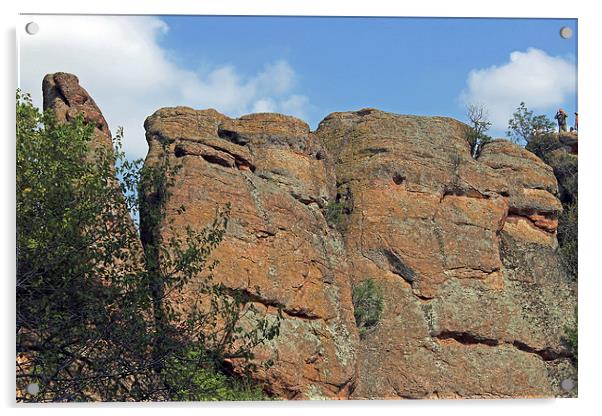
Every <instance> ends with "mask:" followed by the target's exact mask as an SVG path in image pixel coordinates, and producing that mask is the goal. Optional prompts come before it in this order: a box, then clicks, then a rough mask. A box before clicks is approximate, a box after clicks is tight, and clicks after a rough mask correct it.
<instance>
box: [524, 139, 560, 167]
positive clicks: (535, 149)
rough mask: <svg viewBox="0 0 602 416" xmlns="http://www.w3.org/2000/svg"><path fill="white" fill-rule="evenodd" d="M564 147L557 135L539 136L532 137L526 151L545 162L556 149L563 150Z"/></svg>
mask: <svg viewBox="0 0 602 416" xmlns="http://www.w3.org/2000/svg"><path fill="white" fill-rule="evenodd" d="M563 147H564V145H563V144H562V143H560V140H558V136H557V135H556V134H550V133H548V134H538V135H534V136H531V137H530V138H529V141H528V142H527V145H526V146H525V149H527V150H529V151H530V152H532V153H535V154H536V155H537V156H539V158H540V159H542V160H544V161H545V158H546V155H549V154H550V153H551V152H553V151H554V150H556V149H562V148H563Z"/></svg>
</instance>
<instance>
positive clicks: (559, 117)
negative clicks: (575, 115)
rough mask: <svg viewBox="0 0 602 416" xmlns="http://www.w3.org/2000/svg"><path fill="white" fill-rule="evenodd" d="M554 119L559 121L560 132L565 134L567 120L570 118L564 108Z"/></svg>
mask: <svg viewBox="0 0 602 416" xmlns="http://www.w3.org/2000/svg"><path fill="white" fill-rule="evenodd" d="M554 118H555V119H556V120H558V132H559V133H560V132H563V131H567V128H566V119H567V118H568V115H567V114H566V113H565V112H564V110H563V109H562V108H560V109H559V110H558V112H557V113H556V115H555V116H554Z"/></svg>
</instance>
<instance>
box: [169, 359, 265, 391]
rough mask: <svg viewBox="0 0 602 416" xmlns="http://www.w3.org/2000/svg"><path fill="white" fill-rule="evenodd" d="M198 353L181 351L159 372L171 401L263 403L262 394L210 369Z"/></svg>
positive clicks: (211, 363)
mask: <svg viewBox="0 0 602 416" xmlns="http://www.w3.org/2000/svg"><path fill="white" fill-rule="evenodd" d="M214 364H215V363H214V361H213V360H212V359H211V357H207V356H206V354H205V352H204V351H202V350H200V351H199V350H193V349H190V348H188V349H185V350H184V351H182V352H181V354H179V355H177V356H171V357H170V358H169V359H168V360H167V362H166V366H165V368H164V369H163V372H162V378H163V379H164V380H165V383H166V384H167V385H168V386H173V387H172V389H171V391H172V393H171V399H172V400H177V401H207V400H265V396H264V394H263V392H262V390H261V389H260V388H259V387H258V386H254V385H252V384H250V382H249V380H247V379H245V378H240V379H239V378H233V377H229V376H227V375H226V374H224V373H223V372H221V371H220V370H219V369H216V368H214V367H213V366H214Z"/></svg>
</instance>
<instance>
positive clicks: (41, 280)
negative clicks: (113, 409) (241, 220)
mask: <svg viewBox="0 0 602 416" xmlns="http://www.w3.org/2000/svg"><path fill="white" fill-rule="evenodd" d="M16 99H17V100H16V114H17V126H16V127H17V137H16V161H17V162H16V165H17V166H16V168H17V169H16V217H17V218H16V222H17V239H16V246H17V276H16V282H17V287H16V299H17V305H16V309H17V311H16V330H17V333H16V351H17V368H16V373H17V374H16V377H17V400H18V401H37V402H50V401H54V402H56V401H63V402H64V401H91V400H93V401H98V400H102V401H132V400H136V401H142V400H144V401H148V400H172V399H174V398H184V397H186V395H184V394H182V395H179V394H180V393H181V392H182V391H184V390H186V389H190V388H191V387H190V386H191V383H192V386H193V387H194V388H193V391H192V393H191V394H190V395H189V396H190V397H194V398H195V400H196V399H198V400H210V399H214V398H220V397H225V396H224V395H226V396H227V395H230V396H229V397H234V396H236V397H243V396H244V394H243V393H242V392H239V390H237V389H238V387H237V385H236V383H235V382H234V381H233V380H231V377H228V376H227V375H225V374H223V373H221V372H220V370H221V369H222V368H223V366H224V364H225V363H226V362H227V361H228V360H233V359H235V360H237V362H239V363H241V365H242V366H243V367H244V366H245V364H246V365H247V366H248V368H249V369H251V368H252V367H253V364H251V361H250V360H251V359H252V358H253V354H252V350H253V349H254V347H256V346H257V345H260V344H262V343H264V342H266V341H267V340H270V339H273V338H274V337H276V336H277V335H278V330H279V322H280V316H278V317H276V318H275V319H273V320H271V321H268V319H267V318H265V317H264V318H262V317H260V315H259V314H257V313H254V312H256V311H255V310H254V307H253V305H252V303H249V302H247V299H245V298H244V297H241V296H236V295H235V294H232V293H229V292H228V290H227V288H225V287H224V286H222V285H221V284H219V283H217V282H215V281H214V279H213V271H214V269H215V266H216V265H217V263H216V262H215V261H211V253H212V252H213V250H214V249H215V248H216V247H217V246H218V245H219V244H220V243H221V241H222V239H223V238H224V235H225V233H226V229H227V224H228V218H229V208H228V207H226V208H225V209H221V210H219V211H218V212H217V213H216V218H215V220H214V221H213V223H211V224H209V225H208V226H207V227H205V228H203V229H202V230H195V229H192V228H190V227H189V228H187V229H186V230H185V232H184V233H176V232H175V230H174V229H173V228H172V226H171V223H170V222H169V221H163V220H164V219H165V203H166V202H167V201H168V199H169V197H170V187H171V186H173V174H174V172H175V171H176V170H177V167H172V166H170V164H169V160H168V159H167V158H165V160H164V161H163V162H164V163H163V164H162V165H160V166H157V167H156V168H146V169H145V170H143V171H141V170H140V166H141V161H135V162H129V161H127V160H125V157H124V154H123V152H122V151H121V145H120V140H121V132H120V133H118V134H117V137H116V138H115V142H114V146H115V149H112V148H110V147H109V148H105V147H104V146H93V144H92V143H91V138H92V134H93V131H94V126H93V125H92V124H89V123H86V122H85V120H84V117H83V116H82V115H80V116H78V117H76V118H75V119H74V120H72V121H71V122H67V123H59V122H57V120H56V119H55V117H54V116H53V114H52V113H51V112H46V113H44V114H40V113H39V111H38V110H37V108H35V107H34V106H33V104H32V102H31V98H30V97H29V95H23V94H21V93H20V92H19V91H17V97H16ZM91 149H92V150H91ZM116 176H117V177H118V178H120V179H121V182H117V180H116ZM138 191H140V192H138ZM138 207H140V222H141V228H142V229H143V234H144V235H143V236H142V238H141V236H140V235H139V234H138V229H137V227H135V226H134V224H133V222H132V219H131V217H129V214H128V211H129V212H134V213H135V212H137V210H138ZM162 221H163V222H162ZM160 223H163V224H164V225H165V226H166V227H169V233H166V234H167V235H170V236H171V237H170V238H163V237H162V234H161V233H160V232H159V228H158V227H156V226H154V225H153V224H155V225H156V224H160ZM182 234H183V235H182ZM141 240H142V242H143V243H144V247H141V245H140V242H141ZM184 290H186V291H190V292H192V291H196V293H198V296H196V297H195V298H194V299H193V301H191V302H190V304H188V305H187V306H188V307H189V309H190V310H189V311H187V312H186V313H184V312H183V311H181V310H180V309H178V308H176V307H174V306H178V305H174V301H173V299H174V298H178V297H181V296H182V294H183V291H184ZM253 317H256V318H253ZM243 318H244V319H243ZM190 351H196V352H197V354H201V355H202V357H203V358H204V360H203V362H202V366H201V367H198V365H197V364H199V361H196V362H195V361H194V358H198V357H200V356H201V355H196V356H195V355H194V354H192V353H189V352H190ZM191 354H192V355H191ZM266 364H267V363H266ZM188 365H191V366H192V367H189V366H188ZM199 368H202V371H201V372H200V373H199V374H198V378H196V379H195V377H196V376H195V374H196V371H197V370H199ZM174 374H177V375H178V376H177V377H175V376H174ZM191 378H192V381H190V379H191ZM203 380H204V381H203ZM34 382H35V383H37V384H38V385H39V387H40V391H39V394H37V395H35V396H34V395H30V394H27V393H26V391H25V389H24V387H25V385H27V384H28V383H34ZM182 383H183V384H182ZM195 383H196V387H195ZM205 385H211V386H213V387H214V389H213V390H212V389H210V388H208V389H206V390H203V388H201V387H199V386H205ZM220 386H221V387H220ZM227 386H230V387H232V389H234V390H232V389H230V390H228V389H226V387H227ZM224 389H225V390H224ZM233 391H234V392H236V393H233ZM179 392H180V393H179ZM239 393H240V394H239ZM212 394H215V395H216V396H212ZM245 394H246V393H245ZM232 395H234V396H232ZM251 396H252V397H255V393H252V394H251ZM251 396H250V397H251ZM245 397H246V396H245Z"/></svg>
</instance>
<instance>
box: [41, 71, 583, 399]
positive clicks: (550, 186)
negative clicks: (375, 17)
mask: <svg viewBox="0 0 602 416" xmlns="http://www.w3.org/2000/svg"><path fill="white" fill-rule="evenodd" d="M45 86H46V87H45V90H52V91H53V93H52V94H50V93H49V94H47V98H45V103H46V102H54V103H55V104H53V106H54V107H55V108H56V109H57V110H58V111H59V112H60V114H64V117H66V118H68V117H71V115H70V114H71V113H70V108H72V107H74V106H79V107H78V108H79V109H80V110H83V111H84V114H85V116H86V118H89V119H90V120H93V121H94V122H95V123H96V124H97V127H98V128H97V130H98V132H99V133H98V140H105V139H104V138H103V137H104V136H103V135H102V134H100V133H103V132H108V127H107V126H106V122H104V119H103V118H102V116H100V118H99V117H98V115H99V114H100V111H97V107H96V106H95V105H94V103H93V101H92V100H91V99H90V98H89V96H87V94H83V93H82V92H81V91H83V89H81V87H79V85H77V86H75V85H72V84H70V83H69V82H65V76H64V75H61V74H55V75H54V76H49V77H47V78H46V79H45ZM48 86H52V88H53V89H50V88H49V87H48ZM80 89H81V90H80ZM145 128H146V137H147V141H148V144H149V153H148V156H147V158H146V161H145V164H146V165H147V166H154V165H157V163H158V161H159V160H160V158H162V157H168V158H170V159H171V160H172V161H173V162H174V163H177V164H180V165H181V169H180V170H179V171H178V173H177V177H176V182H175V186H174V188H173V191H172V196H171V198H170V199H169V201H168V206H167V217H168V220H172V221H173V226H174V227H175V230H176V232H178V231H184V227H186V226H187V225H191V226H193V227H195V228H202V227H204V226H205V225H207V224H209V223H210V222H211V221H212V220H213V218H214V216H215V212H216V209H217V208H219V207H223V206H224V205H225V204H227V203H230V204H231V214H230V222H229V227H228V231H227V234H226V237H225V239H224V241H223V242H222V243H221V245H220V246H219V247H218V249H217V250H216V251H215V252H214V254H213V257H214V258H215V259H218V260H219V261H220V264H219V266H218V267H217V269H216V270H215V275H216V278H217V279H219V280H220V281H221V282H223V283H224V284H225V285H227V286H228V287H230V288H231V289H232V290H238V291H243V292H245V293H250V292H251V289H252V288H255V287H258V288H259V289H260V293H261V296H255V297H253V301H254V302H255V303H256V304H257V306H258V307H259V308H260V309H261V310H262V311H263V313H266V314H268V315H269V314H275V313H276V311H277V310H278V309H281V310H282V312H283V315H284V320H283V322H282V325H281V331H280V332H281V334H280V336H279V337H278V338H277V339H275V340H274V341H273V342H271V343H270V344H269V345H267V346H264V347H262V348H260V349H259V350H258V351H256V353H257V358H258V359H259V360H267V359H272V360H274V363H275V364H274V366H272V367H271V368H269V369H267V370H264V369H260V370H258V371H257V372H256V373H255V374H254V377H255V378H256V379H257V380H258V381H260V382H263V383H265V386H266V389H267V391H269V392H270V393H272V394H273V395H275V396H277V397H281V398H289V399H305V398H309V399H311V398H351V399H391V398H511V397H548V396H555V395H561V394H563V393H562V391H561V390H560V388H559V382H560V380H562V379H563V378H566V377H576V373H575V369H574V367H573V364H572V362H571V357H570V352H569V350H568V348H567V346H566V340H565V339H564V338H565V330H566V327H567V326H568V325H570V324H571V323H572V320H573V319H574V315H573V308H574V305H575V304H576V293H575V291H576V288H575V285H574V283H570V281H569V280H568V279H567V278H566V276H565V274H564V272H563V271H562V270H563V269H562V267H561V265H560V263H559V261H560V260H559V255H558V253H557V244H558V243H557V239H556V228H557V226H558V216H559V213H560V212H561V211H562V206H561V204H560V203H559V201H558V185H557V182H556V178H555V177H554V173H553V171H552V169H551V168H550V167H549V166H548V165H546V164H545V163H543V162H542V161H541V160H540V159H539V158H538V157H536V156H535V155H533V154H532V153H530V152H529V151H527V150H525V149H523V148H521V147H519V146H516V145H514V144H512V143H510V142H508V141H504V140H495V141H493V142H491V143H488V144H487V145H485V146H484V148H483V149H482V152H481V155H480V156H479V158H478V159H477V160H475V159H473V158H472V157H471V156H470V149H469V145H468V143H467V141H466V139H465V135H466V129H467V126H466V125H464V124H462V123H460V122H458V121H456V120H453V119H450V118H444V117H418V116H403V115H396V114H391V113H385V112H382V111H379V110H375V109H364V110H360V111H355V112H344V113H333V114H331V115H329V116H327V117H326V118H325V119H324V120H323V121H322V122H321V123H320V125H319V128H318V129H317V130H316V131H315V132H312V131H310V129H309V127H308V125H307V124H306V123H304V122H303V121H301V120H299V119H296V118H294V117H289V116H284V115H279V114H267V113H264V114H252V115H247V116H243V117H240V118H238V119H233V118H229V117H227V116H225V115H222V114H220V113H218V112H217V111H215V110H193V109H190V108H186V107H175V108H163V109H160V110H158V111H157V112H155V113H154V114H153V115H151V116H150V117H149V118H147V120H146V122H145ZM109 137H110V136H109ZM333 204H336V205H338V206H342V207H344V209H342V210H341V211H340V215H338V216H337V218H336V221H335V223H333V221H327V218H328V217H329V210H330V209H331V207H332V206H333ZM182 205H183V206H185V207H186V210H185V212H181V210H179V207H181V206H182ZM157 226H159V227H163V228H162V232H164V233H168V232H169V231H168V229H167V227H164V226H163V225H162V224H157ZM142 232H143V234H144V230H142ZM369 278H370V279H373V280H374V281H375V282H376V283H377V284H378V285H379V286H380V287H382V289H383V293H384V311H383V315H382V318H381V319H380V321H379V322H378V324H377V325H376V326H375V327H373V328H371V329H370V330H369V331H367V332H366V333H365V334H363V336H362V337H361V338H360V336H359V333H358V330H357V328H356V326H355V320H354V315H353V314H354V305H353V302H352V295H351V292H352V287H353V286H354V285H358V284H360V283H361V282H362V281H364V280H366V279H369ZM186 296H194V293H187V294H186ZM181 302H182V303H185V302H186V297H184V298H182V299H181Z"/></svg>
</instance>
